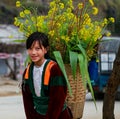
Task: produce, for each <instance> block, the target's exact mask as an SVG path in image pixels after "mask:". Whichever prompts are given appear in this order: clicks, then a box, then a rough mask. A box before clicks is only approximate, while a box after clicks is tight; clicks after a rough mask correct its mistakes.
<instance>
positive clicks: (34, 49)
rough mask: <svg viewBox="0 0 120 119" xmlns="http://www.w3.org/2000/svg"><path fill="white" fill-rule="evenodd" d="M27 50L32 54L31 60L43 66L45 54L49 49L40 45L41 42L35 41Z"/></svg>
mask: <svg viewBox="0 0 120 119" xmlns="http://www.w3.org/2000/svg"><path fill="white" fill-rule="evenodd" d="M27 51H28V55H29V56H30V58H31V60H32V61H33V62H34V63H35V65H37V66H41V65H42V63H43V62H44V60H45V58H44V55H45V54H46V53H47V49H46V48H44V47H43V46H42V45H41V47H40V45H39V42H38V41H35V42H33V44H32V46H31V47H30V48H29V49H28V50H27Z"/></svg>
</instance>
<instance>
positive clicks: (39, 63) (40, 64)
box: [35, 59, 46, 67]
mask: <svg viewBox="0 0 120 119" xmlns="http://www.w3.org/2000/svg"><path fill="white" fill-rule="evenodd" d="M45 60H46V59H43V60H42V61H41V62H36V63H35V66H36V67H40V66H42V64H43V63H44V62H45Z"/></svg>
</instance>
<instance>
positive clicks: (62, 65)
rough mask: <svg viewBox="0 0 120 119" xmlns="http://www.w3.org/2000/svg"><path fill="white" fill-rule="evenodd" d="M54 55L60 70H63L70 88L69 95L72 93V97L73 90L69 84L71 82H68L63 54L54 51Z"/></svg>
mask: <svg viewBox="0 0 120 119" xmlns="http://www.w3.org/2000/svg"><path fill="white" fill-rule="evenodd" d="M53 54H54V56H55V59H56V61H57V63H58V65H59V67H60V69H61V71H62V73H63V75H64V77H65V80H66V82H67V86H68V90H69V93H70V95H71V96H72V90H71V87H70V83H69V81H68V77H67V74H66V70H65V66H64V62H63V60H62V56H61V54H60V52H59V51H54V52H53Z"/></svg>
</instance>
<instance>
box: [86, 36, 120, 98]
mask: <svg viewBox="0 0 120 119" xmlns="http://www.w3.org/2000/svg"><path fill="white" fill-rule="evenodd" d="M102 40H103V42H102V43H101V44H100V45H99V50H98V58H99V62H96V60H95V59H92V60H91V61H90V62H89V67H88V70H89V74H90V79H91V84H92V87H93V90H94V93H95V97H100V96H101V97H103V96H104V93H105V89H106V85H107V82H108V79H109V77H110V75H111V72H112V69H113V63H114V60H115V57H116V54H117V51H118V48H119V46H120V37H103V39H102ZM117 95H118V96H117V97H119V98H120V86H119V88H118V93H117Z"/></svg>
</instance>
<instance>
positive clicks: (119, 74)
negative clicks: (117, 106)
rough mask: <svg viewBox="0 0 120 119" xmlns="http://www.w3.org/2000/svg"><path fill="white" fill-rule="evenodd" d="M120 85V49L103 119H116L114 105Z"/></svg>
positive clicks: (109, 81) (114, 66)
mask: <svg viewBox="0 0 120 119" xmlns="http://www.w3.org/2000/svg"><path fill="white" fill-rule="evenodd" d="M119 84H120V47H119V50H118V53H117V55H116V59H115V61H114V65H113V71H112V74H111V76H110V78H109V80H108V84H107V87H106V92H105V95H104V102H103V119H115V116H114V103H115V96H116V93H117V89H118V86H119Z"/></svg>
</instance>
